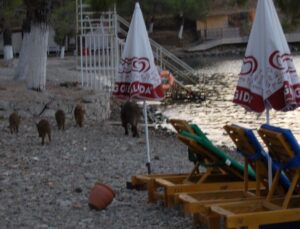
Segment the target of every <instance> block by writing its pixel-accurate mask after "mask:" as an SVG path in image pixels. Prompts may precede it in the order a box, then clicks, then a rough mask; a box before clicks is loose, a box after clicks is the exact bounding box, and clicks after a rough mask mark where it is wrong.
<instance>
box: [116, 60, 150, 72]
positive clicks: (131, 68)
mask: <svg viewBox="0 0 300 229" xmlns="http://www.w3.org/2000/svg"><path fill="white" fill-rule="evenodd" d="M121 66H122V71H120V72H119V73H126V74H129V73H131V72H140V73H145V72H147V71H148V70H149V69H150V62H149V59H148V58H146V57H140V58H138V57H132V58H125V59H122V60H121Z"/></svg>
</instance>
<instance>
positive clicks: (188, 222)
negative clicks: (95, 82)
mask: <svg viewBox="0 0 300 229" xmlns="http://www.w3.org/2000/svg"><path fill="white" fill-rule="evenodd" d="M60 62H61V61H60V60H59V59H49V61H48V70H47V74H48V75H47V80H48V81H49V82H50V81H52V82H58V81H59V77H60V76H61V80H65V77H66V73H67V72H68V71H69V72H70V73H69V75H70V77H71V75H72V74H74V70H70V66H71V65H70V63H71V62H70V60H69V61H66V60H65V61H62V62H65V63H66V64H65V66H66V67H65V68H64V65H63V64H59V65H58V63H60ZM12 77H13V69H11V68H3V67H2V68H1V67H0V86H1V88H2V89H1V90H7V91H6V92H3V91H2V93H1V98H0V99H1V100H2V101H7V102H8V103H9V102H10V101H11V100H18V98H19V99H24V96H28V98H29V100H30V98H31V99H32V101H33V100H34V98H35V97H34V96H33V95H36V94H35V93H33V92H31V91H27V90H25V89H24V87H15V86H12V87H8V88H10V89H11V88H12V90H9V89H7V88H6V86H8V85H9V84H10V82H11V79H12ZM62 90H63V89H62ZM46 94H47V93H46ZM44 95H45V94H43V93H41V94H38V96H39V97H43V96H44ZM32 96H33V97H32ZM45 96H46V95H45ZM26 98H27V97H26ZM116 112H118V110H113V111H112V114H113V115H112V117H113V120H105V121H97V120H89V119H88V120H86V122H85V125H84V127H83V128H79V127H75V123H74V120H73V118H72V117H70V116H68V118H67V124H66V130H65V131H59V130H57V127H56V125H55V120H54V117H53V118H51V117H50V118H49V120H50V123H51V126H52V142H51V143H49V144H48V143H46V144H45V145H44V146H42V145H41V139H40V138H38V133H37V130H36V127H35V122H34V119H33V118H30V117H25V118H22V120H21V126H20V131H19V133H18V134H17V135H15V134H13V135H12V134H10V132H9V129H8V128H7V127H8V121H7V118H6V117H4V116H2V118H0V135H1V137H0V203H1V204H0V228H1V229H2V228H3V229H4V228H5V229H6V228H7V229H8V228H12V229H18V228H22V229H23V228H30V229H31V228H34V229H35V228H39V229H40V228H84V229H86V228H105V229H106V228H124V229H127V228H131V229H132V228H197V226H195V225H193V222H192V219H191V218H188V217H184V215H183V212H182V211H181V209H178V208H173V209H166V208H165V207H163V206H162V205H161V203H157V204H150V203H147V192H146V191H136V190H129V189H126V182H127V181H130V179H131V176H133V175H137V174H146V173H147V169H146V166H145V161H146V143H145V134H144V131H143V127H142V126H139V131H140V133H141V137H140V138H132V137H131V136H124V130H123V128H122V127H121V126H120V125H112V121H114V122H115V121H119V120H116V118H117V117H118V116H119V115H116ZM149 139H150V149H151V160H152V161H151V166H152V169H153V172H154V173H156V172H157V173H175V172H176V173H178V172H187V171H189V170H190V169H191V168H192V164H191V163H190V162H189V161H188V160H187V153H186V147H185V146H184V145H183V144H181V143H180V142H179V141H177V140H176V139H175V136H174V134H168V133H166V132H162V131H156V130H154V129H151V128H150V129H149ZM95 182H102V183H105V184H107V185H109V186H111V187H112V189H113V190H114V191H115V192H116V196H115V198H114V200H113V202H112V203H111V204H110V205H109V206H108V207H107V208H106V209H105V210H102V211H95V210H91V209H90V208H89V206H88V196H89V192H90V190H91V188H92V187H93V186H94V184H95Z"/></svg>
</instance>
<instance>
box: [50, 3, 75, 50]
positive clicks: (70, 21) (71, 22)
mask: <svg viewBox="0 0 300 229" xmlns="http://www.w3.org/2000/svg"><path fill="white" fill-rule="evenodd" d="M75 14H76V4H75V2H74V1H70V0H68V1H65V2H64V3H63V4H60V5H58V6H57V7H56V8H54V10H53V13H52V15H51V20H50V24H51V26H52V27H53V29H54V31H55V37H54V39H55V42H56V43H57V44H59V45H64V43H65V38H66V37H67V36H69V37H72V36H74V35H75V33H76V31H75V28H76V15H75Z"/></svg>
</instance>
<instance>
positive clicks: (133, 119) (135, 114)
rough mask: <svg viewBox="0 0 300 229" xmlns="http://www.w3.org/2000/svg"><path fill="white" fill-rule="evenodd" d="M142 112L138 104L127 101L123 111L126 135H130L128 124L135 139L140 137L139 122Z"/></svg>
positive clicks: (122, 119)
mask: <svg viewBox="0 0 300 229" xmlns="http://www.w3.org/2000/svg"><path fill="white" fill-rule="evenodd" d="M140 115H141V111H140V108H139V106H138V105H137V103H135V102H132V101H127V102H126V103H125V104H124V105H123V106H122V109H121V121H122V126H123V127H124V129H125V135H128V126H127V125H128V124H130V125H131V132H132V136H133V137H139V133H138V122H139V120H140Z"/></svg>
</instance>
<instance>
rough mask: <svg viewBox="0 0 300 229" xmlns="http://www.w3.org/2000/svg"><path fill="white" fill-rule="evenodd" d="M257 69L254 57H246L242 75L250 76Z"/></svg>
mask: <svg viewBox="0 0 300 229" xmlns="http://www.w3.org/2000/svg"><path fill="white" fill-rule="evenodd" d="M256 69H257V60H256V59H255V57H254V56H245V57H244V60H243V68H242V70H241V73H240V75H248V74H250V73H254V72H255V71H256Z"/></svg>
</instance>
